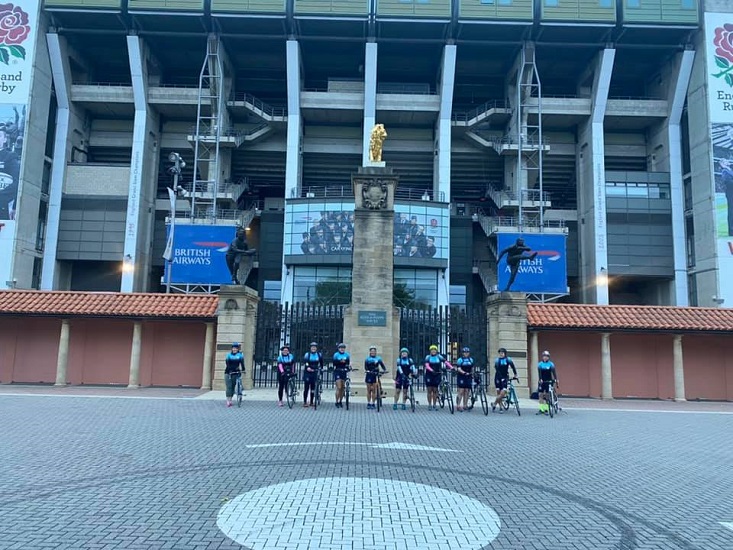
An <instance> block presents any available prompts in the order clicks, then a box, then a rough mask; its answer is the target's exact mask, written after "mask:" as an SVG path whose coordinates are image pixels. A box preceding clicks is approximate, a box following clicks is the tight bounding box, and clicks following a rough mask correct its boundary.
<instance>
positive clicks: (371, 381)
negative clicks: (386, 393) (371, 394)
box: [364, 372, 377, 384]
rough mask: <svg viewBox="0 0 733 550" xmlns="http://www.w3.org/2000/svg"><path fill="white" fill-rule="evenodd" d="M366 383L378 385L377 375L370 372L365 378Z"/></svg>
mask: <svg viewBox="0 0 733 550" xmlns="http://www.w3.org/2000/svg"><path fill="white" fill-rule="evenodd" d="M364 382H365V383H367V384H376V383H377V373H376V372H368V373H367V374H366V376H365V377H364Z"/></svg>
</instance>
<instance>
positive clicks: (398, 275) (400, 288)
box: [394, 269, 438, 309]
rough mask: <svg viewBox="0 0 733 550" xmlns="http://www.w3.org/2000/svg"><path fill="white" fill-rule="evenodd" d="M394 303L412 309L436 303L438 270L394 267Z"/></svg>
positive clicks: (432, 305) (431, 306) (429, 306)
mask: <svg viewBox="0 0 733 550" xmlns="http://www.w3.org/2000/svg"><path fill="white" fill-rule="evenodd" d="M394 297H395V305H397V306H399V307H408V308H412V309H422V308H434V307H437V305H438V271H437V270H434V269H395V271H394Z"/></svg>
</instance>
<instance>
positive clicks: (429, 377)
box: [425, 372, 441, 388]
mask: <svg viewBox="0 0 733 550" xmlns="http://www.w3.org/2000/svg"><path fill="white" fill-rule="evenodd" d="M440 380H441V374H440V373H439V372H426V373H425V385H426V386H427V387H428V388H437V387H438V386H440Z"/></svg>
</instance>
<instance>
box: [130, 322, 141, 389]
mask: <svg viewBox="0 0 733 550" xmlns="http://www.w3.org/2000/svg"><path fill="white" fill-rule="evenodd" d="M142 343H143V324H142V323H141V322H140V321H135V324H134V325H133V327H132V351H131V352H130V382H129V384H128V385H127V387H128V388H130V389H137V388H139V387H140V352H141V351H142Z"/></svg>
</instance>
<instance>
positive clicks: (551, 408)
mask: <svg viewBox="0 0 733 550" xmlns="http://www.w3.org/2000/svg"><path fill="white" fill-rule="evenodd" d="M554 400H555V392H554V391H552V390H550V392H549V399H548V401H549V403H548V405H547V410H548V411H549V412H550V418H552V417H553V416H555V407H554V405H553V404H552V403H553V401H554Z"/></svg>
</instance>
